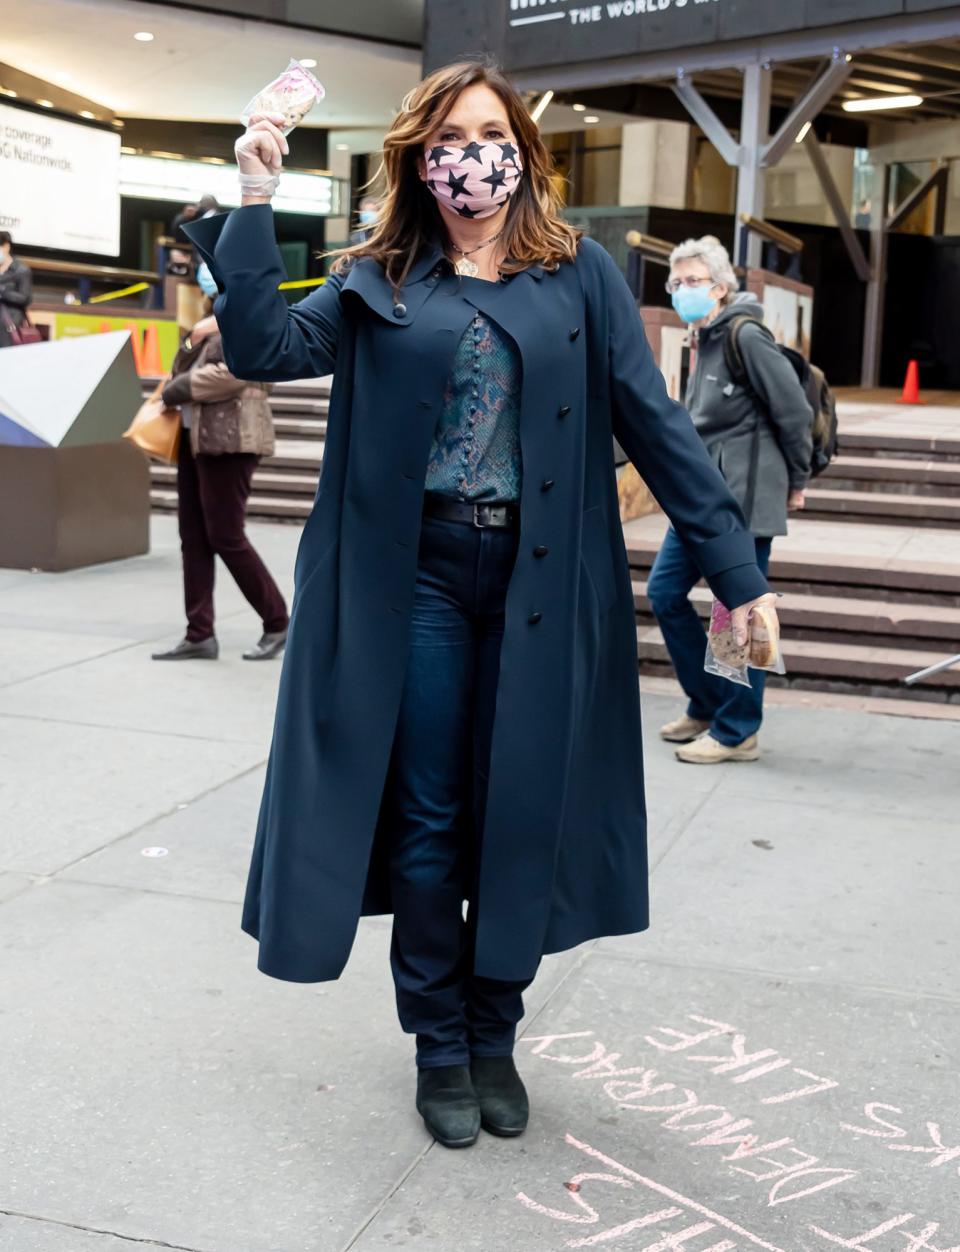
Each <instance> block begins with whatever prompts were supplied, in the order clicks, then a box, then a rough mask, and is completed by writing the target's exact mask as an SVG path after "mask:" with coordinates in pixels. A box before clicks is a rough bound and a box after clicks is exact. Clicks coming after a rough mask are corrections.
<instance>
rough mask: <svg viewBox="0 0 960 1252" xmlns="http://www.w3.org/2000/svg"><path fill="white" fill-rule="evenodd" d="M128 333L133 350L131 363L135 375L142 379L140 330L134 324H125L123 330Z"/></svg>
mask: <svg viewBox="0 0 960 1252" xmlns="http://www.w3.org/2000/svg"><path fill="white" fill-rule="evenodd" d="M123 329H124V330H128V331H129V332H130V346H131V348H133V363H134V365H136V367H137V373H138V374H139V376H140V377H141V378H142V377H143V374H144V369H143V345H142V344H141V342H140V328H139V327H138V326H137V325H136V323H135V322H127V324H126V326H124V328H123Z"/></svg>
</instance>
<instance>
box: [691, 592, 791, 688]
mask: <svg viewBox="0 0 960 1252" xmlns="http://www.w3.org/2000/svg"><path fill="white" fill-rule="evenodd" d="M748 628H749V631H750V637H749V639H748V640H747V642H746V643H744V644H740V643H737V640H736V636H735V635H734V633H733V614H732V613H731V612H730V610H729V609H727V608H725V607H724V606H723V605H722V604H721V603H720V601H719V600H714V602H713V608H712V609H711V612H710V631H709V634H708V635H707V657H706V661H705V662H704V669H705V670H706V671H707V673H708V674H717V675H718V676H719V677H720V678H727V679H729V680H730V682H734V683H739V684H740V685H741V686H742V687H749V686H750V674H749V670H751V669H763V670H768V671H770V672H771V673H774V674H785V673H786V667H785V665H784V663H783V656H782V654H781V652H780V627H779V624H778V621H777V615H776V613H775V612H774V611H773V610H772V609H771V608H770V607H769V606H767V605H765V604H758V605H757V606H756V607H755V608H753V609H751V611H750V618H749V623H748Z"/></svg>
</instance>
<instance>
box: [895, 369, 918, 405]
mask: <svg viewBox="0 0 960 1252" xmlns="http://www.w3.org/2000/svg"><path fill="white" fill-rule="evenodd" d="M897 404H923V401H922V400H921V399H920V367H919V365H918V364H917V362H916V361H911V362H910V363H909V365H908V366H907V376H906V378H905V379H904V380H903V393H902V395H901V396H900V399H899V400H898V401H897Z"/></svg>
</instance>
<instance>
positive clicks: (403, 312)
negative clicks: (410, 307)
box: [393, 304, 407, 317]
mask: <svg viewBox="0 0 960 1252" xmlns="http://www.w3.org/2000/svg"><path fill="white" fill-rule="evenodd" d="M393 316H394V317H406V316H407V306H406V305H405V304H395V305H394V306H393Z"/></svg>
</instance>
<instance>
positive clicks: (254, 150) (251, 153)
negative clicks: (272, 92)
mask: <svg viewBox="0 0 960 1252" xmlns="http://www.w3.org/2000/svg"><path fill="white" fill-rule="evenodd" d="M283 121H284V118H283V115H282V114H281V113H267V114H261V113H255V114H254V115H253V117H251V119H250V125H249V126H248V127H247V129H246V130H245V131H244V132H243V134H242V135H241V136H240V138H239V139H238V140H237V142H236V143H235V144H234V146H233V150H234V152H235V154H236V157H237V165H239V167H240V173H241V174H257V175H260V176H262V177H271V176H273V175H275V174H279V173H280V170H281V168H282V166H283V158H284V157H285V156H287V155H288V154H289V152H290V145H289V144H288V143H287V140H286V137H285V135H284V134H283V132H282V131H281V130H280V126H281V125H282V124H283Z"/></svg>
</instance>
